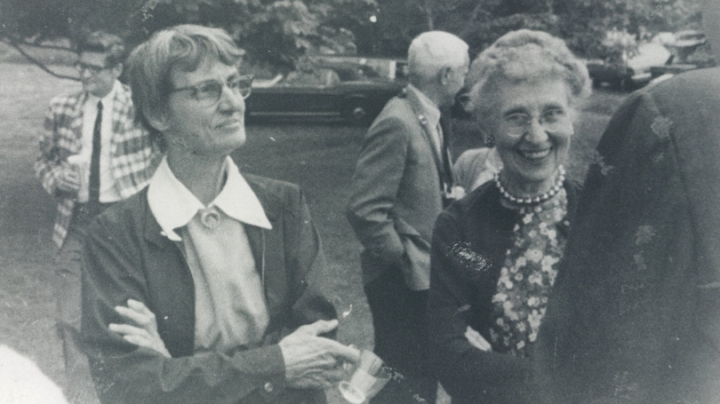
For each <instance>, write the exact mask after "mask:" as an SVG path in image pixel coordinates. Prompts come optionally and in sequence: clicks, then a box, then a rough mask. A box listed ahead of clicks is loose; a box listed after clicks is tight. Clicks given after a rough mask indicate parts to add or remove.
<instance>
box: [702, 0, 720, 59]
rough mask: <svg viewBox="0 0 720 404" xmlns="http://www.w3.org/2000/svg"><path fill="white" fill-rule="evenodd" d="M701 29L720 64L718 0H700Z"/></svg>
mask: <svg viewBox="0 0 720 404" xmlns="http://www.w3.org/2000/svg"><path fill="white" fill-rule="evenodd" d="M700 7H701V10H702V18H703V29H704V31H705V36H706V37H707V39H708V41H710V46H711V47H712V49H713V53H714V54H715V60H716V61H717V62H718V65H720V2H718V0H701V1H700Z"/></svg>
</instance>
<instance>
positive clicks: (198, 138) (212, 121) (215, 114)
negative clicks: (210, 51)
mask: <svg viewBox="0 0 720 404" xmlns="http://www.w3.org/2000/svg"><path fill="white" fill-rule="evenodd" d="M170 77H171V82H172V84H173V88H174V89H183V90H180V91H174V92H172V93H171V94H170V96H169V98H168V104H167V108H166V113H165V116H164V117H163V119H162V122H161V124H160V125H159V127H158V130H160V131H161V132H163V135H164V138H165V140H166V141H167V144H168V151H169V152H172V151H173V150H176V151H181V152H183V153H186V154H192V155H199V156H206V157H222V156H227V155H229V154H230V153H231V152H232V151H233V150H235V149H237V148H239V147H240V146H242V145H243V144H244V143H245V118H244V115H245V101H244V100H243V97H242V95H241V94H240V93H239V90H238V88H237V86H236V85H234V84H233V83H236V82H237V80H238V78H239V77H240V74H239V73H238V69H237V67H235V66H229V65H226V64H223V63H221V62H219V61H217V60H206V61H204V62H203V63H201V64H200V66H199V67H198V69H197V70H195V71H192V72H185V71H182V70H179V69H174V70H173V71H172V72H171V75H170ZM212 83H220V84H221V85H222V86H221V87H222V90H221V93H220V95H219V98H218V99H217V101H214V100H212V98H213V97H210V99H208V97H207V96H205V95H206V93H207V90H206V89H207V87H208V86H207V84H212ZM194 86H196V87H194ZM193 87H194V88H193ZM198 90H199V91H198Z"/></svg>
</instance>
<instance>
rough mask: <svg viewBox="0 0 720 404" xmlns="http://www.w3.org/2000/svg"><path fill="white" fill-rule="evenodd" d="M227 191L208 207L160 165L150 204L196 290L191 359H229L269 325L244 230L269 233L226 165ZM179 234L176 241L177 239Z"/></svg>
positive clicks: (241, 182) (244, 185)
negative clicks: (215, 355)
mask: <svg viewBox="0 0 720 404" xmlns="http://www.w3.org/2000/svg"><path fill="white" fill-rule="evenodd" d="M223 173H224V174H225V176H226V180H225V184H224V185H223V188H222V190H221V191H220V193H219V194H218V195H217V197H216V198H215V199H214V200H213V201H212V202H211V203H210V204H209V205H208V206H207V207H206V206H204V205H203V204H202V203H201V202H200V201H199V200H198V199H197V198H196V197H195V195H193V194H192V193H191V192H190V190H188V189H187V187H185V185H183V184H182V183H181V182H180V181H179V180H178V179H177V178H176V177H175V175H174V174H173V172H172V170H171V169H170V166H169V165H168V164H167V157H165V158H163V161H162V162H161V163H160V166H159V167H158V169H157V171H156V173H155V176H154V177H153V178H152V180H151V181H150V185H149V186H150V188H149V189H148V203H149V205H150V210H151V211H152V214H153V216H155V219H156V220H157V221H158V223H159V224H160V227H161V228H162V231H163V234H164V235H165V236H167V237H168V238H169V239H170V240H173V241H175V242H176V243H177V244H178V246H179V247H180V248H181V249H182V250H183V251H184V253H185V259H186V262H187V265H188V268H189V269H190V273H191V274H192V278H193V283H194V289H195V330H194V333H195V344H194V345H195V352H206V351H216V352H222V353H225V354H228V355H229V354H231V353H232V352H233V351H234V350H236V349H238V348H239V347H241V346H251V345H253V344H256V343H259V342H260V341H261V340H262V338H263V335H264V334H265V330H266V329H267V326H268V324H269V321H270V316H269V313H268V309H267V303H266V302H265V295H264V288H263V283H262V282H263V280H262V270H258V266H257V263H256V262H255V258H254V255H253V251H252V248H251V245H250V241H249V239H248V236H247V233H246V231H245V226H244V224H247V225H251V226H257V227H261V228H264V229H270V228H271V225H270V222H269V221H268V219H267V217H266V215H265V211H264V210H263V208H262V205H261V204H260V201H259V200H258V198H257V196H256V195H255V193H254V192H253V191H252V189H251V188H250V186H249V185H248V183H247V181H245V179H244V178H243V177H242V175H240V172H239V170H238V168H237V166H236V165H235V163H234V162H233V161H232V159H231V158H230V157H227V158H226V160H225V165H224V170H223ZM178 233H179V234H178Z"/></svg>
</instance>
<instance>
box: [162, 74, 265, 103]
mask: <svg viewBox="0 0 720 404" xmlns="http://www.w3.org/2000/svg"><path fill="white" fill-rule="evenodd" d="M252 82H253V75H252V74H246V75H244V76H236V77H233V78H231V79H229V80H228V81H227V82H226V83H222V82H220V81H217V80H209V81H206V82H203V83H200V84H197V85H194V86H187V87H180V88H175V89H173V90H172V91H171V93H175V92H179V91H190V96H191V97H193V98H194V99H195V100H196V101H198V102H199V103H200V104H202V105H204V106H211V105H215V104H216V103H217V102H218V101H220V96H221V95H222V91H223V85H226V86H227V87H228V88H229V89H230V90H231V91H232V92H233V93H235V94H237V95H239V96H241V97H242V98H243V99H246V98H247V97H249V96H250V93H251V92H252Z"/></svg>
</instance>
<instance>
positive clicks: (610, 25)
mask: <svg viewBox="0 0 720 404" xmlns="http://www.w3.org/2000/svg"><path fill="white" fill-rule="evenodd" d="M378 9H379V16H378V24H379V25H380V28H381V31H382V34H381V37H382V40H383V41H385V42H387V43H389V44H391V45H390V46H389V47H387V48H386V51H387V53H388V54H394V55H402V54H404V53H405V52H406V51H407V47H408V45H409V43H410V41H411V40H412V38H413V37H414V36H416V35H417V34H419V33H420V32H423V31H426V30H429V29H440V30H444V31H448V32H452V33H455V34H457V35H458V36H460V37H461V38H463V39H465V40H466V42H468V44H469V45H470V47H471V53H473V54H475V53H477V52H479V51H481V50H482V49H484V48H485V47H487V46H488V45H489V44H491V43H492V42H493V41H495V39H497V38H499V37H500V36H501V35H503V34H505V33H506V32H508V31H511V30H515V29H520V28H529V29H537V30H543V31H547V32H550V33H552V34H554V35H557V36H560V37H561V38H563V39H565V40H566V41H567V43H568V45H569V46H570V47H571V49H573V50H574V51H575V52H576V53H578V54H579V55H582V56H585V57H603V56H604V55H605V54H606V53H607V52H608V50H607V49H606V48H605V47H604V46H603V44H602V42H603V40H604V39H605V36H606V33H607V32H610V31H627V32H629V33H630V34H633V35H639V34H640V33H641V32H644V31H649V32H659V31H676V30H679V29H683V28H686V27H693V28H698V21H699V12H698V11H697V10H698V6H697V0H541V1H538V0H422V1H419V0H378Z"/></svg>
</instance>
